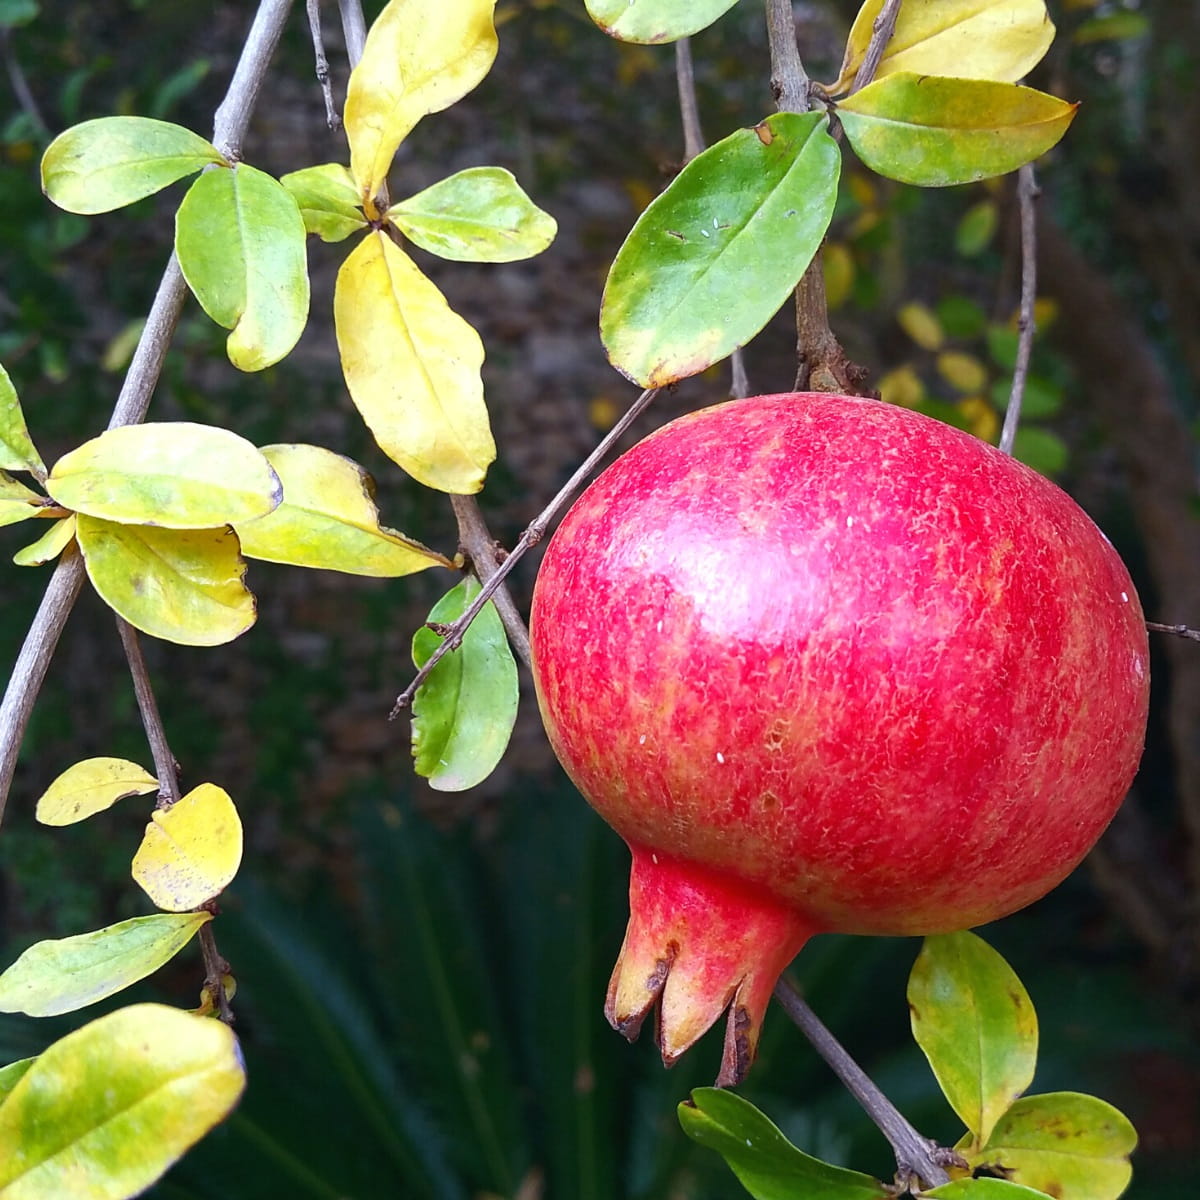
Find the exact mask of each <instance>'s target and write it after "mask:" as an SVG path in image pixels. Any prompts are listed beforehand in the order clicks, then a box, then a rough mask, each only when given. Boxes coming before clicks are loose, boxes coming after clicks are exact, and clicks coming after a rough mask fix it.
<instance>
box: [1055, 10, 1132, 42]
mask: <svg viewBox="0 0 1200 1200" xmlns="http://www.w3.org/2000/svg"><path fill="white" fill-rule="evenodd" d="M1150 28H1151V27H1150V18H1149V17H1147V16H1146V14H1145V13H1139V12H1115V13H1108V14H1106V15H1104V16H1100V17H1089V18H1088V20H1086V21H1084V22H1083V23H1082V24H1081V25H1080V26H1079V28H1078V29H1076V30H1075V32H1074V33H1073V34H1072V35H1071V41H1072V42H1074V43H1075V45H1076V46H1088V45H1092V44H1093V43H1095V42H1109V41H1125V40H1126V39H1127V38H1138V37H1145V36H1146V35H1147V34H1149V32H1150Z"/></svg>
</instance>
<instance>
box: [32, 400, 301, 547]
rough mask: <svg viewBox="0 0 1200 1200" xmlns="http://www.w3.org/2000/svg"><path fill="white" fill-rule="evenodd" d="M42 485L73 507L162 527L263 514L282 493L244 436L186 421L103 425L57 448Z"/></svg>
mask: <svg viewBox="0 0 1200 1200" xmlns="http://www.w3.org/2000/svg"><path fill="white" fill-rule="evenodd" d="M46 490H47V491H48V492H49V493H50V495H51V496H53V497H54V499H55V500H57V501H58V502H59V504H61V505H62V506H63V507H64V508H70V509H73V510H74V511H75V512H79V513H87V514H88V516H91V517H103V518H104V519H105V520H106V521H117V522H120V523H121V524H128V525H160V526H163V527H165V528H167V529H212V528H213V527H215V526H217V525H232V524H233V523H234V522H236V521H248V520H251V519H252V518H254V517H261V516H265V515H266V514H267V513H269V512H270V511H271V510H272V509H273V508H274V507H275V506H276V505H277V504H278V503H279V501H280V498H281V495H282V490H281V488H280V485H279V479H278V477H277V476H276V474H275V472H274V471H273V470H271V464H270V463H268V462H267V460H266V459H265V458H263V456H262V455H261V454H260V453H259V452H258V450H256V449H255V448H254V446H253V445H251V444H250V443H249V442H248V441H246V439H245V438H243V437H239V436H238V435H237V434H236V433H231V432H230V431H229V430H228V429H218V428H216V427H214V426H211V425H194V424H192V423H190V422H188V421H165V422H161V423H158V424H147V425H123V426H121V427H119V428H117V429H109V430H107V431H106V432H105V433H102V434H101V435H100V436H99V437H95V438H92V440H91V441H90V442H84V444H83V445H82V446H80V447H78V448H77V449H75V450H72V451H71V452H70V453H68V454H64V455H63V456H62V458H60V459H59V460H58V462H56V463H55V464H54V469H53V470H52V471H51V472H50V475H49V477H48V478H47V480H46Z"/></svg>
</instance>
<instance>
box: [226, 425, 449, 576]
mask: <svg viewBox="0 0 1200 1200" xmlns="http://www.w3.org/2000/svg"><path fill="white" fill-rule="evenodd" d="M262 453H263V455H264V456H265V458H266V459H267V461H268V462H269V463H270V464H271V466H272V467H274V468H275V473H276V474H277V475H278V476H279V478H280V479H281V480H282V482H283V503H282V504H280V505H279V507H278V508H277V509H275V511H274V512H272V513H269V514H268V515H267V516H265V517H259V518H258V519H257V520H254V521H247V522H245V523H244V524H240V525H238V526H236V529H237V534H238V537H239V538H240V539H241V543H242V553H243V554H244V555H245V556H246V557H247V558H261V559H264V560H265V561H267V562H277V563H290V564H291V565H292V566H297V567H314V568H318V569H320V570H325V571H344V572H346V573H347V574H349V575H375V576H386V577H395V576H399V575H411V574H412V573H413V572H414V571H423V570H425V568H426V567H434V566H442V567H449V566H451V565H452V564H451V563H450V562H449V560H448V559H446V558H445V557H443V556H442V555H441V554H438V553H436V552H435V551H433V550H430V549H428V548H427V547H425V546H422V545H421V543H420V542H415V541H413V540H412V539H411V538H406V537H405V536H404V535H403V534H402V533H396V532H395V531H394V530H391V529H386V528H384V527H383V526H382V525H380V524H379V510H378V509H377V508H376V507H375V501H374V500H373V499H372V496H373V494H374V491H375V484H374V480H372V479H371V477H370V475H368V474H367V473H366V471H364V470H363V469H362V467H360V466H359V465H358V464H357V463H355V462H351V461H350V459H348V458H343V457H342V456H341V455H340V454H334V453H333V451H332V450H324V449H322V448H321V447H320V446H305V445H279V446H264V447H263V448H262Z"/></svg>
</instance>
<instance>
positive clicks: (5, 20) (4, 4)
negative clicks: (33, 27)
mask: <svg viewBox="0 0 1200 1200" xmlns="http://www.w3.org/2000/svg"><path fill="white" fill-rule="evenodd" d="M39 12H41V5H40V4H38V2H37V0H0V28H3V29H15V28H16V27H17V26H18V25H28V24H29V22H30V21H33V20H36V19H37V16H38V13H39Z"/></svg>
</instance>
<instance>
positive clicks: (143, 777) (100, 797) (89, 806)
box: [37, 758, 158, 825]
mask: <svg viewBox="0 0 1200 1200" xmlns="http://www.w3.org/2000/svg"><path fill="white" fill-rule="evenodd" d="M156 791H158V780H157V779H155V777H154V776H153V775H151V774H150V773H149V772H148V771H147V770H145V768H143V767H139V766H138V765H137V763H135V762H129V760H128V759H124V758H85V759H84V760H83V761H82V762H77V763H75V764H74V766H70V767H68V768H67V769H66V770H65V771H64V772H63V773H62V774H61V775H60V776H59V777H58V778H57V779H56V780H55V781H54V782H53V783H52V784H51V785H50V786H49V787H48V788H47V789H46V790H45V792H43V793H42V797H41V799H40V800H39V801H38V802H37V819H38V820H39V821H41V823H42V824H43V825H74V824H75V822H76V821H82V820H84V819H85V818H87V817H90V816H91V815H92V814H93V813H98V812H103V811H104V810H105V809H106V808H112V806H113V805H114V804H116V802H117V801H118V800H124V799H125V797H126V796H145V795H147V794H148V793H149V792H156Z"/></svg>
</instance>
